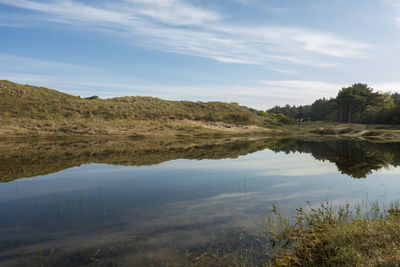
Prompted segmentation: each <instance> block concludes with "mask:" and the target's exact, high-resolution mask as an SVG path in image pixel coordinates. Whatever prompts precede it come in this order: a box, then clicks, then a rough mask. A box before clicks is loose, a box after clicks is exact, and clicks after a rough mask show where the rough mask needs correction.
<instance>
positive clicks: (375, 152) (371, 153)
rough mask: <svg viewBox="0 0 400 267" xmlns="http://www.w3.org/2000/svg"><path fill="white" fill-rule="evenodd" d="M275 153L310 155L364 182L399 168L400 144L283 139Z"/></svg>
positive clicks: (274, 148)
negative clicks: (381, 171) (387, 169)
mask: <svg viewBox="0 0 400 267" xmlns="http://www.w3.org/2000/svg"><path fill="white" fill-rule="evenodd" d="M272 150H273V151H276V152H278V151H279V152H281V151H283V152H285V153H290V152H301V153H309V154H311V155H312V156H313V157H314V158H315V159H317V160H322V161H325V160H328V161H330V162H333V163H335V164H336V166H337V168H338V169H339V171H340V172H341V173H343V174H347V175H350V176H351V177H353V178H365V177H366V176H367V175H368V174H371V173H372V171H373V170H379V169H381V168H383V167H388V166H390V165H392V166H398V165H400V143H371V142H367V141H353V140H333V141H306V140H295V139H282V140H280V141H279V142H278V143H277V144H276V146H274V147H273V148H272Z"/></svg>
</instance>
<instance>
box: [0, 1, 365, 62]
mask: <svg viewBox="0 0 400 267" xmlns="http://www.w3.org/2000/svg"><path fill="white" fill-rule="evenodd" d="M0 4H3V5H9V6H13V7H16V8H20V9H25V10H29V11H31V12H30V13H29V15H28V14H24V15H23V16H22V15H21V16H20V20H21V21H26V20H27V16H29V18H30V20H31V21H32V23H34V22H48V21H51V22H57V23H60V24H64V25H73V26H74V29H76V28H80V29H85V30H98V31H104V32H107V33H109V34H118V35H121V36H123V37H124V38H126V39H125V40H128V41H129V42H132V44H134V45H140V46H144V47H150V48H152V49H157V50H161V51H166V52H172V53H177V54H183V55H190V56H197V57H204V58H209V59H213V60H216V61H219V62H225V63H237V64H256V65H264V66H266V65H268V66H271V65H272V66H276V65H281V64H285V65H288V64H290V65H293V64H294V65H305V66H316V67H332V66H335V65H336V64H338V62H337V61H338V60H343V59H354V58H357V59H360V58H363V57H365V52H366V51H367V50H368V49H369V48H370V46H369V45H367V44H364V43H361V42H356V41H350V40H346V39H344V38H341V37H339V36H337V35H335V34H332V33H325V32H316V31H312V30H308V29H303V28H298V27H280V26H252V25H247V26H243V25H238V24H235V23H232V22H229V23H228V21H232V19H231V20H227V19H226V18H227V16H226V15H224V14H221V13H220V12H217V11H214V10H210V9H207V8H205V7H200V6H197V5H194V4H192V3H190V2H186V1H184V0H146V1H145V0H122V1H119V2H118V3H113V4H112V5H111V4H103V5H100V4H99V3H97V5H96V4H95V3H90V4H89V3H86V4H82V3H79V2H76V1H72V0H63V1H55V0H53V1H46V2H37V1H33V0H0ZM38 13H39V14H40V15H39V14H38ZM6 20H7V19H0V24H6V23H7V21H6ZM17 20H18V18H17V16H14V17H13V20H12V21H9V23H10V24H15V23H16V22H17Z"/></svg>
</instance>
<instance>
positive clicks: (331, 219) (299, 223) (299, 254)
mask: <svg viewBox="0 0 400 267" xmlns="http://www.w3.org/2000/svg"><path fill="white" fill-rule="evenodd" d="M273 211H274V213H275V215H276V216H277V222H278V224H279V225H280V227H281V229H280V231H279V232H275V233H273V235H272V236H273V240H272V241H273V242H274V244H275V246H279V247H280V248H281V250H280V251H279V252H278V254H277V255H276V256H274V259H273V264H272V265H273V266H393V265H394V264H395V263H398V262H400V235H398V231H399V229H400V228H399V227H400V216H399V214H400V210H399V205H398V203H395V204H391V205H390V206H389V208H388V209H381V208H380V207H379V204H377V203H373V204H371V209H370V210H369V212H368V213H365V214H362V212H361V209H360V207H355V208H354V209H350V207H349V205H348V204H347V205H346V206H345V207H343V208H339V209H333V208H332V207H330V206H329V204H328V203H323V204H321V206H320V207H319V208H310V210H309V211H305V210H303V209H301V208H300V209H297V213H296V215H295V217H294V220H293V221H294V222H289V221H288V220H287V219H284V218H282V216H281V215H280V214H279V212H278V211H277V209H276V207H274V209H273Z"/></svg>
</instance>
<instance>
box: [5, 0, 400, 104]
mask: <svg viewBox="0 0 400 267" xmlns="http://www.w3.org/2000/svg"><path fill="white" fill-rule="evenodd" d="M399 70H400V0H350V1H349V0H335V1H327V0H113V1H106V0H86V1H83V0H0V79H4V80H10V81H13V82H18V83H23V84H32V85H38V86H45V87H49V88H54V89H57V90H60V91H63V92H66V93H70V94H74V95H80V96H82V97H87V96H91V95H98V96H100V97H102V98H108V97H116V96H127V95H129V96H132V95H141V96H154V97H159V98H163V99H170V100H192V101H225V102H238V103H239V104H241V105H246V106H251V107H254V108H257V109H262V110H265V109H268V108H271V107H272V106H274V105H283V104H290V105H301V104H310V103H312V102H313V101H314V100H316V99H318V98H322V97H326V98H330V97H334V96H336V94H337V92H338V91H339V90H340V89H341V88H342V87H346V86H349V85H351V84H353V83H356V82H362V83H368V84H369V85H370V86H372V87H373V88H374V89H375V90H380V91H391V92H400V75H399Z"/></svg>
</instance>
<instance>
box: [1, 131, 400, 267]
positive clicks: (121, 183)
mask: <svg viewBox="0 0 400 267" xmlns="http://www.w3.org/2000/svg"><path fill="white" fill-rule="evenodd" d="M179 144H180V145H179V146H174V144H171V143H163V142H158V143H157V142H149V143H147V144H145V141H140V140H139V141H138V140H125V141H123V142H122V141H119V140H92V141H87V140H68V141H65V140H53V141H46V142H44V141H35V142H29V143H25V142H16V141H15V142H14V141H13V142H3V143H2V144H1V145H0V147H1V149H2V155H1V156H0V165H1V166H0V181H1V183H0V214H1V216H0V265H2V266H3V265H10V266H26V265H29V266H36V265H37V266H42V265H45V266H46V265H59V266H63V265H65V266H70V265H104V266H109V265H118V264H120V265H123V266H126V265H153V266H158V265H162V264H171V265H182V264H185V263H186V262H187V261H186V260H187V259H186V258H187V254H188V253H189V254H190V253H192V252H197V251H202V250H204V249H208V248H210V247H213V248H215V247H218V246H223V245H224V243H223V240H229V239H232V238H236V241H238V240H239V237H238V236H237V234H238V233H241V232H243V231H251V229H256V228H257V227H258V226H259V225H260V223H261V222H262V221H263V218H265V216H268V215H269V214H270V212H271V208H272V205H273V204H276V205H277V207H278V209H279V210H280V211H281V212H282V214H284V215H285V216H290V215H291V214H292V211H293V210H294V209H295V208H298V207H304V206H307V205H311V206H318V205H319V204H320V203H321V202H324V201H329V203H330V204H332V205H334V206H339V205H345V204H346V203H351V204H360V205H362V206H368V205H369V203H370V202H374V201H379V202H381V203H389V202H391V201H394V200H397V199H399V196H400V168H398V167H397V166H399V165H400V144H399V143H372V142H367V141H351V140H324V141H322V140H296V139H289V138H286V139H265V140H247V141H243V140H242V141H238V142H234V141H227V142H221V143H218V144H209V143H207V142H204V143H202V144H200V145H195V146H189V145H185V142H184V141H182V142H180V143H179ZM307 202H309V204H307ZM236 241H232V242H236ZM200 255H201V253H200Z"/></svg>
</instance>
